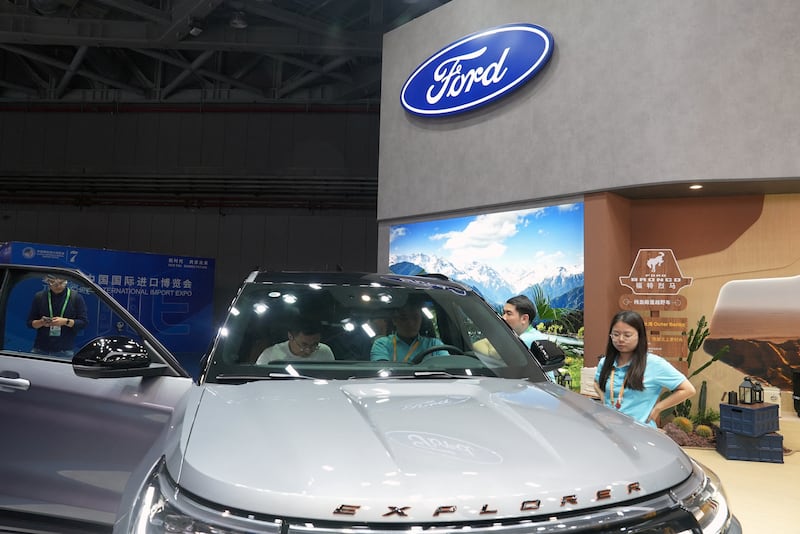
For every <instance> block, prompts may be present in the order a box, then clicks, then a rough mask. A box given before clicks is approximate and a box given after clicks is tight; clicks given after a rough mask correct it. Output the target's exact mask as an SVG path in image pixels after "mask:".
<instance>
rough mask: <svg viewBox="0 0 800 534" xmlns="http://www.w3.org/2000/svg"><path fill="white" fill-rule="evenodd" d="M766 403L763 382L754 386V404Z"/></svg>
mask: <svg viewBox="0 0 800 534" xmlns="http://www.w3.org/2000/svg"><path fill="white" fill-rule="evenodd" d="M759 402H764V388H763V387H761V382H756V383H755V384H753V404H757V403H759Z"/></svg>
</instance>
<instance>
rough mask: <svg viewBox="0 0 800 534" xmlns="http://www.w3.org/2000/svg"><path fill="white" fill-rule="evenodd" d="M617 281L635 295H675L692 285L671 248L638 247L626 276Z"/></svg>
mask: <svg viewBox="0 0 800 534" xmlns="http://www.w3.org/2000/svg"><path fill="white" fill-rule="evenodd" d="M619 283H620V284H622V285H623V286H625V287H628V288H630V290H631V291H632V292H633V293H634V294H636V295H677V294H678V292H679V291H680V290H681V289H683V288H684V287H687V286H690V285H692V278H691V277H687V276H683V273H682V272H681V269H680V267H678V261H677V260H676V259H675V254H674V253H673V252H672V249H668V248H665V249H656V248H643V249H639V252H638V254H636V259H635V260H634V262H633V266H632V267H631V272H630V274H629V275H628V276H620V277H619Z"/></svg>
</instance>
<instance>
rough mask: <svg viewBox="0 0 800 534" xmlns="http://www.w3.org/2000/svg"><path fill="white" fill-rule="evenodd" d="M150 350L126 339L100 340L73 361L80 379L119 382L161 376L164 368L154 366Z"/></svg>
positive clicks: (91, 342)
mask: <svg viewBox="0 0 800 534" xmlns="http://www.w3.org/2000/svg"><path fill="white" fill-rule="evenodd" d="M151 364H152V360H151V358H150V354H148V352H147V349H146V348H145V347H144V346H143V345H142V344H141V343H139V342H138V341H135V340H133V339H131V338H129V337H125V336H109V337H99V338H97V339H94V340H92V341H90V342H89V343H87V344H86V345H84V346H83V348H81V349H80V350H79V351H78V352H77V353H76V354H75V356H73V357H72V368H73V370H74V371H75V374H76V375H78V376H84V377H88V378H118V377H123V376H149V375H158V374H162V372H163V367H164V366H152V365H151Z"/></svg>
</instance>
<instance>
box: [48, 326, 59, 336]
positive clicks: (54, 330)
mask: <svg viewBox="0 0 800 534" xmlns="http://www.w3.org/2000/svg"><path fill="white" fill-rule="evenodd" d="M60 335H61V327H60V326H51V327H50V337H57V336H60Z"/></svg>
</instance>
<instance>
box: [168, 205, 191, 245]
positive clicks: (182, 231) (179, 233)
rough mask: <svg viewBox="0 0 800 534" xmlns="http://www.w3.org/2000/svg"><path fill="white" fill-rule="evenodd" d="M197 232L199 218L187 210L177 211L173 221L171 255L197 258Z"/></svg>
mask: <svg viewBox="0 0 800 534" xmlns="http://www.w3.org/2000/svg"><path fill="white" fill-rule="evenodd" d="M196 232H197V217H196V216H195V215H194V214H192V213H190V212H189V211H187V210H182V211H179V212H178V211H176V212H174V213H173V219H172V232H171V234H172V235H171V238H172V245H171V247H170V249H169V250H170V251H171V252H170V253H171V254H179V255H181V256H195V255H197V254H196V253H195V250H197V247H196V246H195V235H196Z"/></svg>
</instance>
